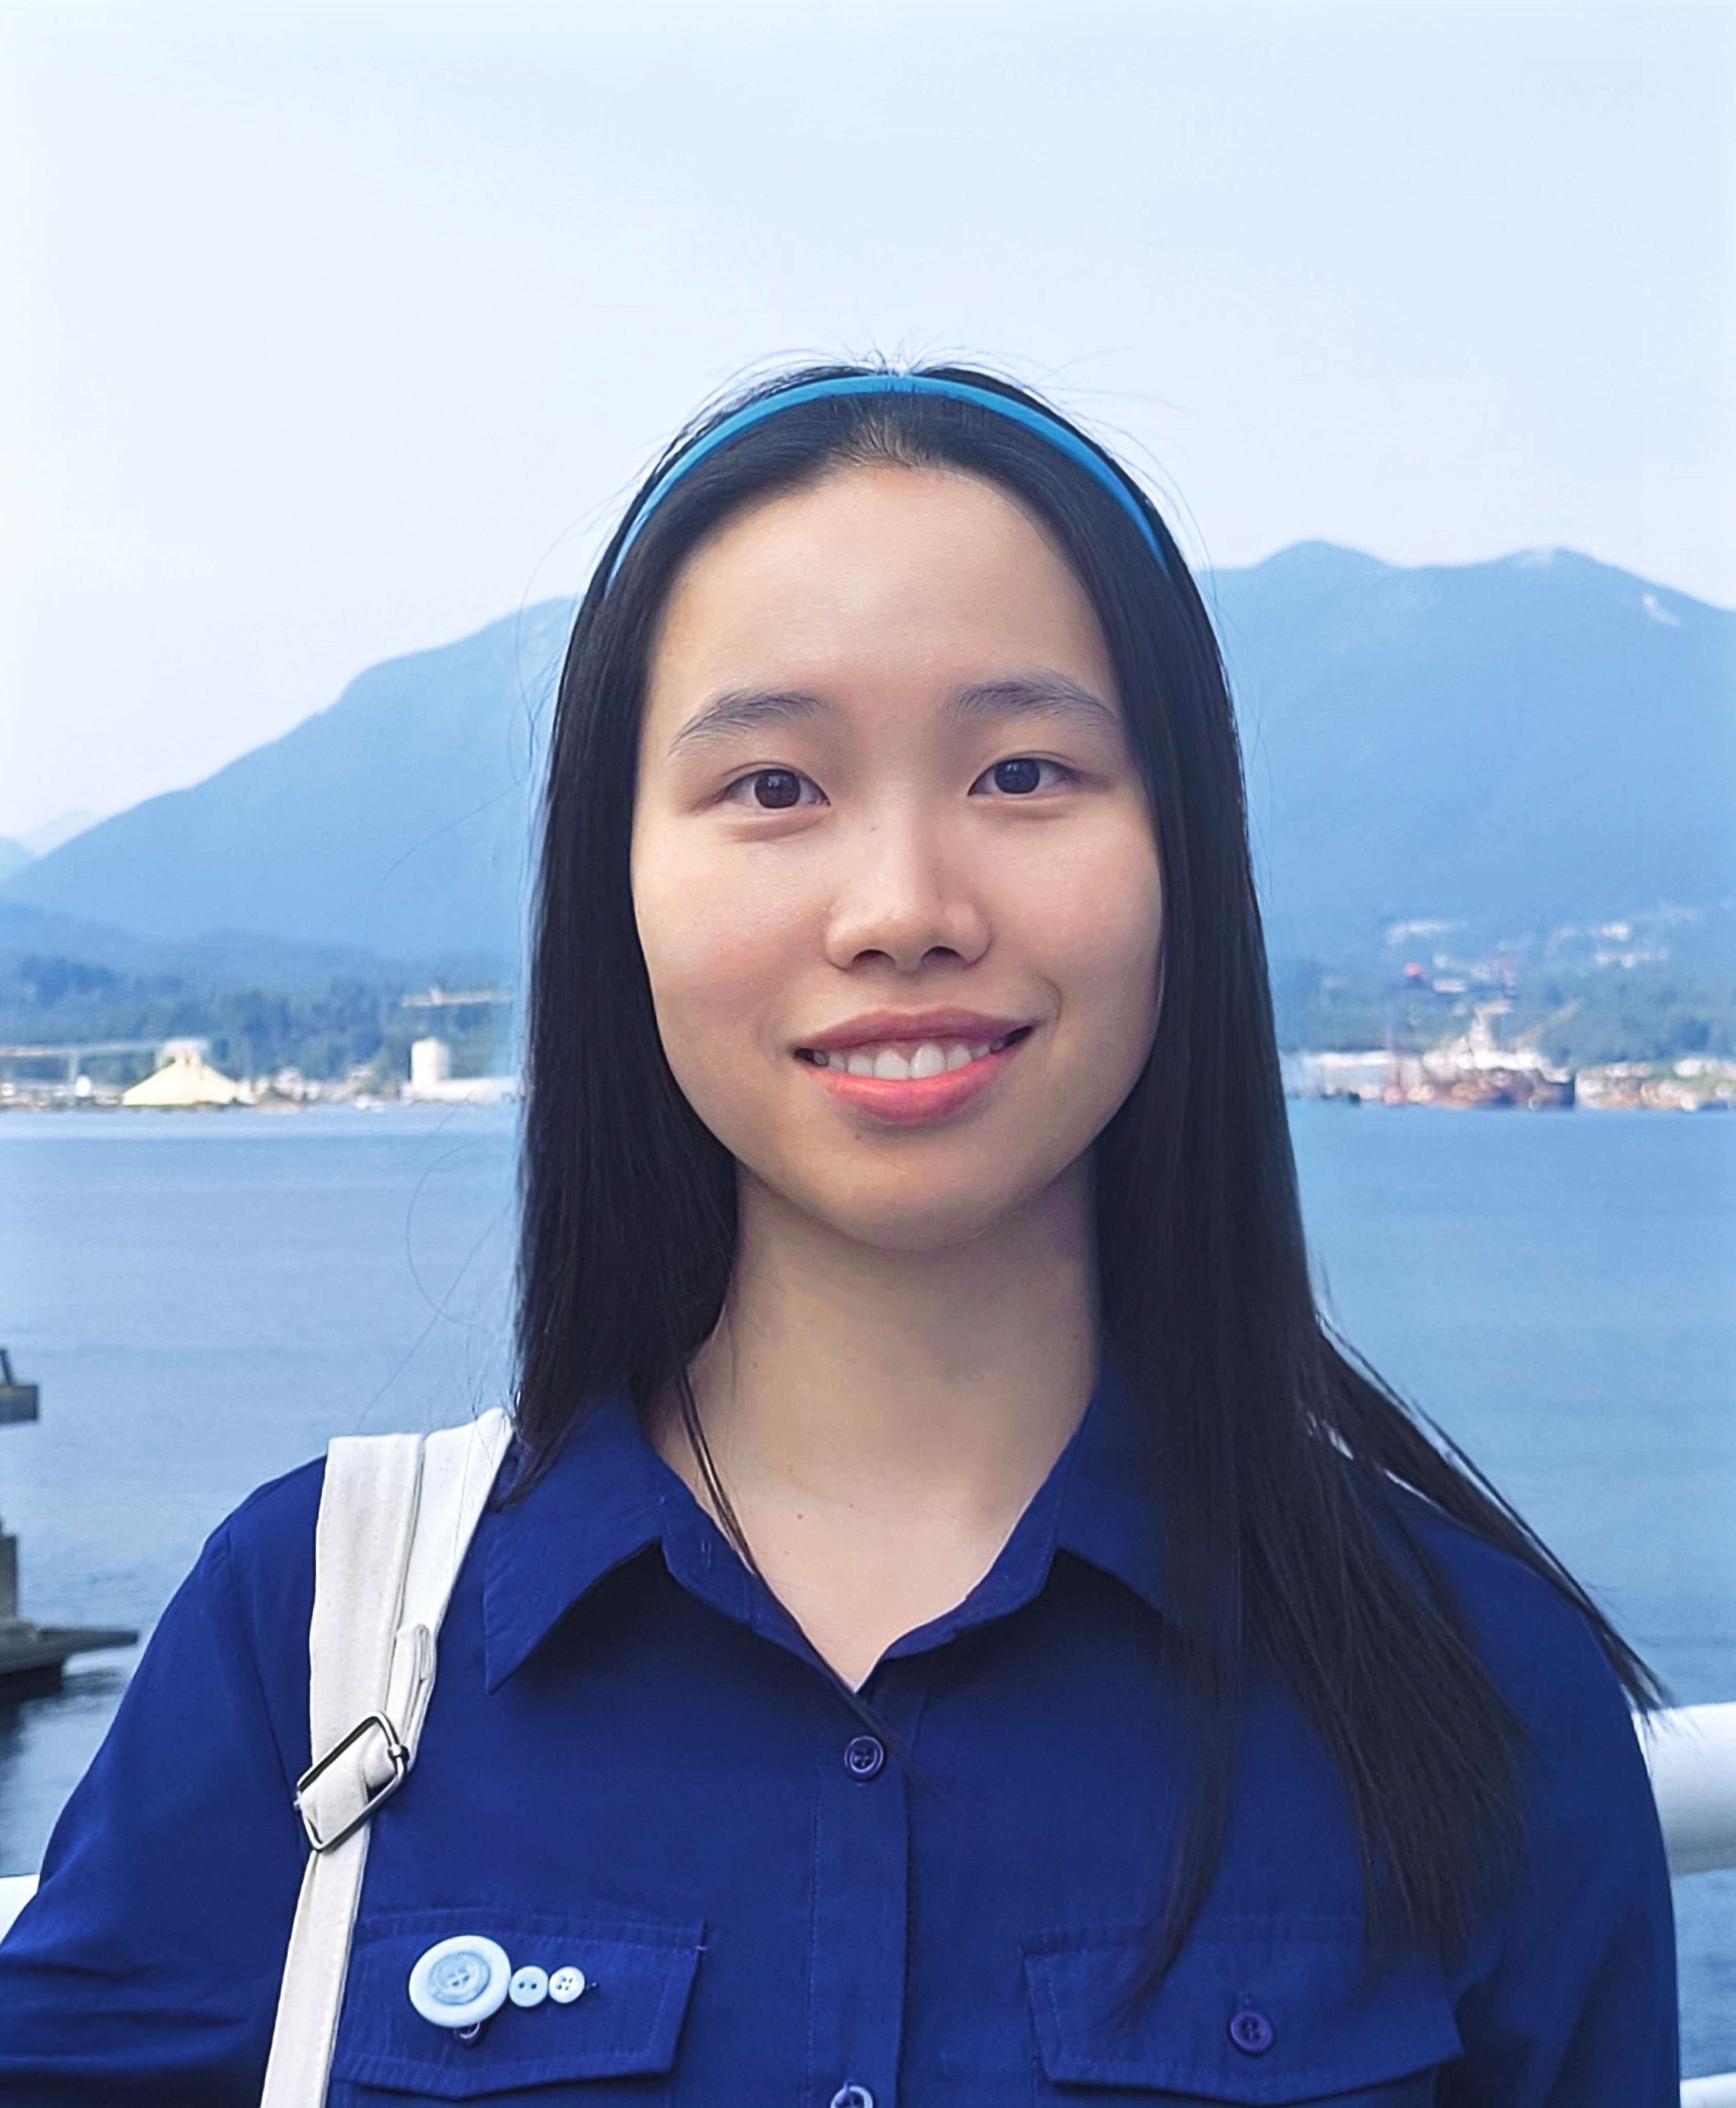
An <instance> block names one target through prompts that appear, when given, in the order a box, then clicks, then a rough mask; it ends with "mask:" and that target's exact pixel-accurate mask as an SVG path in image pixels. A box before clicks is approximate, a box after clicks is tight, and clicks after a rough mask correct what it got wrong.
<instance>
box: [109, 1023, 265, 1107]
mask: <svg viewBox="0 0 1736 2108" xmlns="http://www.w3.org/2000/svg"><path fill="white" fill-rule="evenodd" d="M162 1061H163V1065H162V1067H161V1068H160V1069H159V1070H157V1071H156V1074H154V1075H150V1076H147V1077H146V1078H145V1079H144V1081H143V1082H142V1083H135V1084H134V1085H133V1088H132V1089H131V1090H129V1091H123V1092H121V1094H120V1102H121V1103H122V1105H124V1106H232V1105H234V1104H236V1103H237V1101H241V1102H245V1101H246V1098H247V1097H248V1096H249V1093H248V1092H246V1091H245V1090H244V1089H243V1088H241V1085H240V1084H239V1083H236V1082H234V1081H233V1080H232V1079H231V1078H230V1077H228V1076H225V1075H223V1074H221V1073H220V1072H219V1070H215V1069H214V1068H212V1067H211V1065H210V1063H209V1062H208V1061H206V1060H205V1041H204V1040H202V1039H169V1040H165V1043H164V1045H163V1054H162Z"/></svg>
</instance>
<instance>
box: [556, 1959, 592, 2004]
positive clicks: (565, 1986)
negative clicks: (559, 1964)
mask: <svg viewBox="0 0 1736 2108" xmlns="http://www.w3.org/2000/svg"><path fill="white" fill-rule="evenodd" d="M583 1994H584V1971H583V1970H582V1969H572V1968H567V1969H557V1970H556V1971H555V1973H554V1975H552V1976H551V1977H550V1978H549V1980H548V1995H549V1997H550V1998H552V1999H553V2000H554V2002H555V2003H556V2004H557V2006H570V2005H571V2003H572V2002H573V2001H574V1999H575V1998H579V1997H581V1996H582V1995H583Z"/></svg>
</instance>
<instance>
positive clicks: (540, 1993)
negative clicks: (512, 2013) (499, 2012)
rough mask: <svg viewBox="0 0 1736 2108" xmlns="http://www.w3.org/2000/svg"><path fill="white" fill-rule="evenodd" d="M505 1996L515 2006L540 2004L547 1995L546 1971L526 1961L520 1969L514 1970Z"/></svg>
mask: <svg viewBox="0 0 1736 2108" xmlns="http://www.w3.org/2000/svg"><path fill="white" fill-rule="evenodd" d="M507 1997H508V1998H510V1999H511V2000H512V2002H513V2004H514V2005H515V2006H540V2005H541V2004H542V2002H543V1999H545V1998H547V1997H548V1971H547V1970H546V1969H539V1968H538V1967H537V1966H536V1964H535V1963H534V1962H526V1963H525V1966H524V1967H523V1968H522V1969H519V1970H515V1971H514V1972H513V1975H512V1982H511V1983H510V1984H507Z"/></svg>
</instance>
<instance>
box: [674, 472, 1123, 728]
mask: <svg viewBox="0 0 1736 2108" xmlns="http://www.w3.org/2000/svg"><path fill="white" fill-rule="evenodd" d="M1036 666H1040V667H1044V668H1047V669H1051V670H1053V671H1055V672H1057V673H1063V674H1066V675H1067V676H1070V677H1071V678H1072V679H1074V680H1075V682H1078V683H1080V685H1081V686H1083V687H1088V688H1093V689H1095V690H1097V691H1098V692H1103V691H1106V690H1107V689H1110V688H1111V687H1112V675H1111V669H1110V666H1109V663H1108V655H1107V649H1106V647H1105V646H1104V644H1103V641H1102V633H1101V630H1100V628H1099V626H1098V621H1097V617H1096V614H1095V611H1094V610H1093V607H1092V606H1091V603H1090V601H1089V597H1088V596H1087V595H1086V593H1085V592H1084V588H1083V587H1082V586H1081V585H1080V583H1079V581H1078V579H1077V578H1076V577H1075V574H1074V573H1073V571H1072V570H1071V566H1070V565H1068V564H1067V563H1066V561H1065V559H1064V558H1063V557H1062V556H1061V554H1060V552H1059V551H1058V550H1057V547H1055V545H1054V543H1053V541H1052V540H1051V539H1050V538H1049V537H1048V534H1046V533H1045V532H1044V529H1042V528H1041V527H1040V526H1039V525H1038V523H1037V522H1036V521H1035V520H1034V519H1033V517H1032V516H1030V514H1029V513H1028V512H1027V511H1026V510H1025V508H1024V507H1022V506H1021V505H1020V504H1018V503H1017V501H1016V500H1014V499H1013V498H1011V497H1009V496H1008V494H1007V493H1005V492H1004V491H1003V490H1001V489H999V487H998V486H997V485H996V484H993V483H990V482H989V481H988V480H986V479H985V478H982V477H980V476H976V475H968V474H967V473H964V472H963V471H957V470H953V469H940V468H926V467H925V468H904V467H899V466H882V465H879V464H876V465H874V466H851V467H848V468H844V469H840V470H837V471H833V472H832V474H830V475H827V477H826V478H825V479H824V480H823V481H821V482H819V483H818V484H813V485H811V486H809V487H807V488H805V489H801V490H798V491H791V492H784V493H779V494H778V495H777V496H775V497H773V498H768V499H765V500H763V501H761V502H760V503H758V504H756V505H754V506H752V507H750V508H748V509H747V510H746V511H743V512H742V513H740V514H737V516H734V517H733V518H732V519H731V520H728V521H727V522H726V523H724V525H723V526H721V527H720V528H719V529H717V530H716V532H715V534H713V535H712V536H711V537H710V538H709V539H708V540H707V541H706V543H703V544H701V547H699V548H698V549H697V551H696V552H694V554H693V555H692V556H691V557H690V558H689V559H688V562H687V563H686V565H684V566H683V570H681V572H680V574H679V575H678V577H677V579H676V580H675V582H674V585H673V587H672V588H671V591H670V597H669V599H668V601H667V602H666V604H665V609H664V611H663V616H662V619H661V622H660V624H659V625H658V628H657V632H656V637H655V641H654V644H653V648H652V660H651V700H652V708H653V709H657V708H658V707H659V706H660V705H670V706H677V705H679V706H690V705H692V702H693V700H695V698H696V697H697V696H699V695H700V694H701V693H703V692H707V691H712V690H719V691H721V690H728V689H734V688H740V687H755V688H760V689H765V688H808V689H818V688H824V687H828V686H830V687H850V686H853V685H855V684H857V683H859V682H862V681H863V679H865V678H867V679H874V678H888V679H892V680H895V681H898V682H900V683H901V684H908V683H909V682H918V683H920V684H921V685H922V687H928V688H932V689H933V690H934V691H935V692H936V695H940V694H941V693H945V692H950V691H953V690H955V689H956V688H958V687H960V686H962V685H963V684H965V683H967V682H972V681H981V680H985V679H992V678H997V677H999V676H1000V675H1003V674H1004V673H1008V672H1009V671H1011V670H1012V669H1021V668H1029V667H1036Z"/></svg>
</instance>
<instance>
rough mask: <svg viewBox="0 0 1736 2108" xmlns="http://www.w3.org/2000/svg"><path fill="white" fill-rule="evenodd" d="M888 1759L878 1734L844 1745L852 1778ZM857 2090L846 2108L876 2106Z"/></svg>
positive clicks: (872, 1771) (870, 1771)
mask: <svg viewBox="0 0 1736 2108" xmlns="http://www.w3.org/2000/svg"><path fill="white" fill-rule="evenodd" d="M885 1762H886V1744H885V1743H884V1742H882V1741H881V1740H880V1738H879V1736H877V1735H854V1736H851V1738H850V1741H847V1742H846V1743H845V1745H844V1768H845V1771H847V1772H849V1773H850V1777H852V1778H858V1779H871V1778H873V1776H874V1774H875V1772H877V1771H878V1770H879V1769H880V1768H881V1766H882V1764H883V1763H885ZM849 2091H850V2088H848V2087H847V2086H846V2087H845V2088H844V2092H842V2093H840V2094H839V2096H838V2101H844V2094H845V2093H848V2092H849ZM856 2091H857V2092H859V2093H861V2094H862V2095H863V2098H862V2099H861V2100H860V2101H848V2102H845V2103H844V2108H874V2104H873V2101H870V2100H869V2099H868V2096H867V2094H866V2093H865V2092H863V2088H861V2087H858V2088H856ZM833 2108H838V2103H837V2102H834V2103H833Z"/></svg>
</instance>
